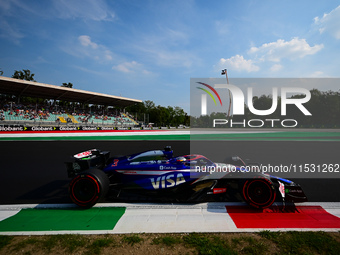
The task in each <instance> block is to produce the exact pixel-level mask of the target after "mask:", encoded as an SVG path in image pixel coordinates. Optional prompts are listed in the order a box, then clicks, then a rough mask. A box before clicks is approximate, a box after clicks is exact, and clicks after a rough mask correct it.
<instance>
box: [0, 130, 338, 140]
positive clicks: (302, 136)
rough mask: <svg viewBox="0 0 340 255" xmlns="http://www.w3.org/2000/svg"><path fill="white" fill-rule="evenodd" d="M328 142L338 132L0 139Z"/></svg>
mask: <svg viewBox="0 0 340 255" xmlns="http://www.w3.org/2000/svg"><path fill="white" fill-rule="evenodd" d="M245 139H249V140H272V139H274V140H282V139H284V140H313V141H314V140H315V141H316V140H320V139H321V140H324V139H325V140H330V141H337V140H339V139H340V132H280V131H278V132H271V133H231V134H223V133H222V134H216V133H215V134H209V133H206V134H195V133H191V134H179V135H176V134H174V135H126V136H125V135H123V136H114V135H113V136H95V135H94V136H81V135H80V136H62V137H58V136H49V137H32V136H30V137H1V138H0V141H36V140H38V141H51V140H55V141H66V140H67V141H69V140H71V141H80V140H82V141H84V140H87V141H91V140H95V141H100V140H105V141H110V140H114V141H119V140H123V141H125V140H133V141H150V140H153V141H157V140H166V141H171V140H181V141H182V140H186V141H189V140H245Z"/></svg>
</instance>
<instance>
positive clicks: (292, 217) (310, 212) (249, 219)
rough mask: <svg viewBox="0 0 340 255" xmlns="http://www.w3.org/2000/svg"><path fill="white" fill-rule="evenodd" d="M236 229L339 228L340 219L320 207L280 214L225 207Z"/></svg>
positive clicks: (303, 207) (240, 207)
mask: <svg viewBox="0 0 340 255" xmlns="http://www.w3.org/2000/svg"><path fill="white" fill-rule="evenodd" d="M226 208H227V212H228V214H229V215H230V217H231V218H232V219H233V221H234V223H235V225H236V227H237V228H339V229H340V218H338V217H336V216H334V215H332V214H330V213H328V212H327V211H325V210H324V209H323V208H322V207H321V206H297V207H296V210H290V211H285V212H282V211H281V210H279V208H276V207H270V208H267V209H265V210H264V211H262V210H258V209H254V208H251V207H248V206H226Z"/></svg>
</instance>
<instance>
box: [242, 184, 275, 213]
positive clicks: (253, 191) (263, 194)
mask: <svg viewBox="0 0 340 255" xmlns="http://www.w3.org/2000/svg"><path fill="white" fill-rule="evenodd" d="M242 194H243V198H244V200H245V201H246V202H247V203H248V204H249V205H251V206H253V207H255V208H261V209H262V208H267V207H269V206H271V205H272V204H273V203H274V201H275V198H276V191H275V187H274V185H273V183H272V182H271V181H270V180H269V179H266V178H253V179H249V180H246V182H245V183H244V185H243V189H242Z"/></svg>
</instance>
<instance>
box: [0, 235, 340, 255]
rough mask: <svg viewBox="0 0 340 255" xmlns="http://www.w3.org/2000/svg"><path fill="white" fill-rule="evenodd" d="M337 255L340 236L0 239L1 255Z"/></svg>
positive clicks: (65, 236) (68, 236) (140, 236)
mask: <svg viewBox="0 0 340 255" xmlns="http://www.w3.org/2000/svg"><path fill="white" fill-rule="evenodd" d="M160 252H161V253H162V254H202V255H204V254H232V255H234V254H235V255H236V254H334V255H335V254H336V255H338V254H340V232H332V233H328V232H327V233H326V232H296V231H291V232H271V231H262V232H259V233H190V234H126V235H53V236H0V254H143V255H145V254H147V253H148V254H151V253H155V254H158V253H160Z"/></svg>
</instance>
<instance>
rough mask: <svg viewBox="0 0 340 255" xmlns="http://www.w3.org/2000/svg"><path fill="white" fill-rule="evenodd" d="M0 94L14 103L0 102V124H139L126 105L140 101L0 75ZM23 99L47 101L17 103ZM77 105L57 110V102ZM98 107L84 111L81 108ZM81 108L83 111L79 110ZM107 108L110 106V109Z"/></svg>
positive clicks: (8, 101) (130, 125) (118, 125)
mask: <svg viewBox="0 0 340 255" xmlns="http://www.w3.org/2000/svg"><path fill="white" fill-rule="evenodd" d="M0 94H3V95H9V96H15V97H16V99H17V102H13V101H12V100H9V99H8V98H6V99H2V101H1V102H0V125H1V124H10V125H13V124H14V125H54V126H55V125H109V126H114V127H132V126H136V125H138V123H137V122H136V121H135V120H134V117H133V116H132V115H131V114H128V113H125V112H124V108H125V107H126V106H129V105H132V104H135V103H141V102H142V101H141V100H137V99H131V98H125V97H118V96H113V95H107V94H101V93H95V92H90V91H85V90H78V89H72V88H66V87H61V86H55V85H49V84H43V83H38V82H31V81H24V80H18V79H13V78H8V77H1V76H0ZM22 97H33V98H42V99H45V100H48V103H47V104H45V105H40V104H39V105H38V103H36V104H35V105H32V104H25V103H20V98H22ZM61 100H62V101H64V102H65V101H66V102H73V103H79V104H78V107H77V108H76V107H74V106H73V107H72V109H67V107H60V106H58V105H57V104H56V102H58V101H61ZM85 104H86V105H96V106H98V105H99V106H101V107H100V109H101V110H98V108H96V109H95V110H91V108H90V110H88V109H87V110H85V109H84V105H85ZM81 105H82V106H83V108H81ZM108 106H113V108H111V109H109V108H108Z"/></svg>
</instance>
